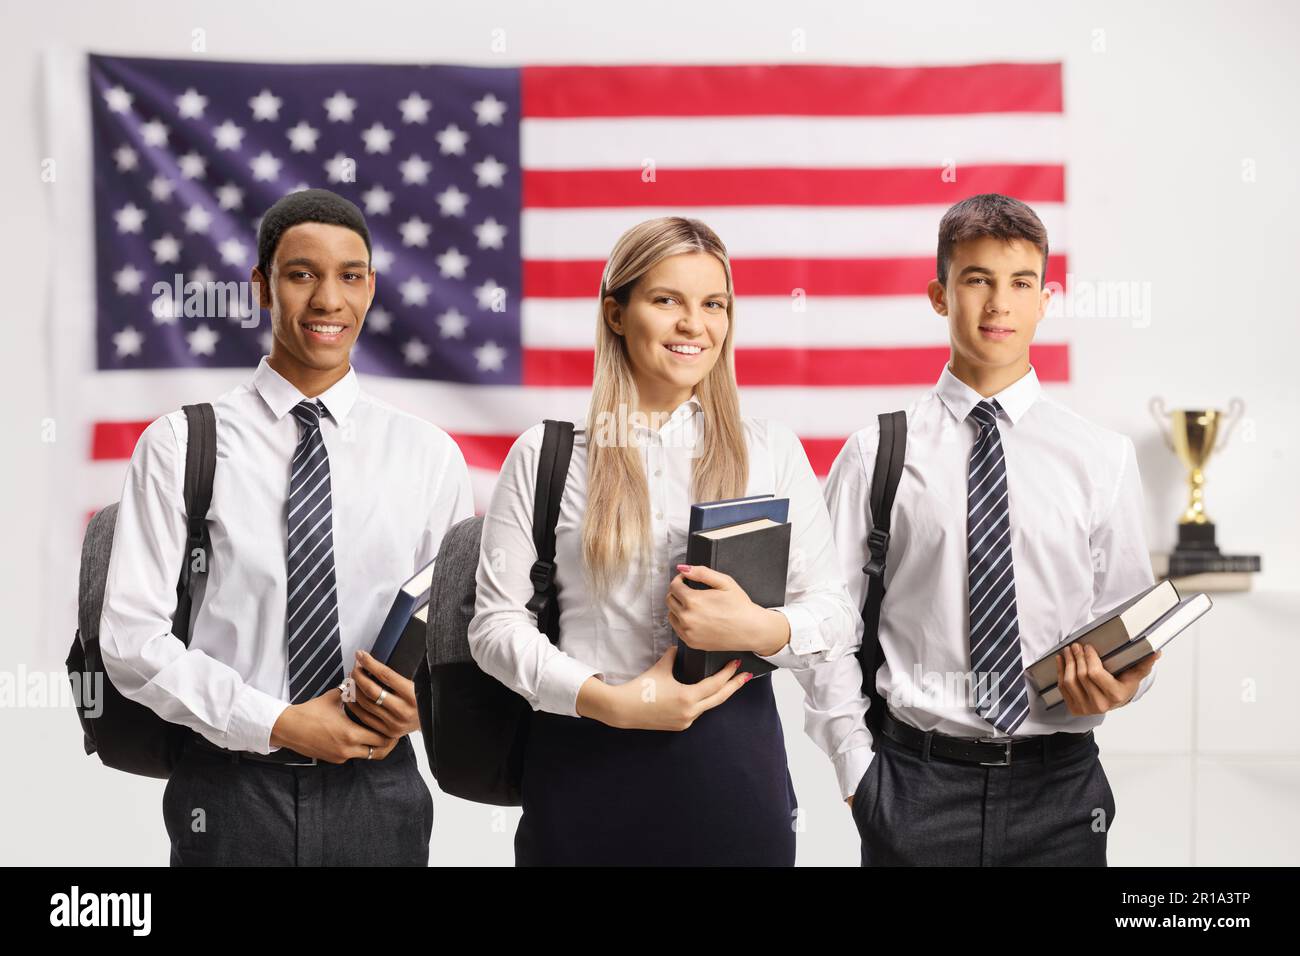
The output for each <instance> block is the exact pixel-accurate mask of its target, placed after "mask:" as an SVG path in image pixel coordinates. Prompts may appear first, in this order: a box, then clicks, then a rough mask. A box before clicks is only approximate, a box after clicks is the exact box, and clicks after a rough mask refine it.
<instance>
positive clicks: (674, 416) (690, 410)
mask: <svg viewBox="0 0 1300 956" xmlns="http://www.w3.org/2000/svg"><path fill="white" fill-rule="evenodd" d="M703 411H704V406H703V405H701V404H700V400H699V398H697V397H696V393H695V392H691V397H690V398H688V399H686V401H684V402H682V403H681V404H680V405H678V406H677V407H676V408H674V409H673V410H672V412H671V413H670V414H669V415H668V417H667V418H666V419H664V423H663V428H661V429H653V428H651V427H650V426H649V425H642V424H640V423H638V424H637V426H636V428H637V429H640V430H643V431H651V432H653V431H659V432H665V431H670V430H672V429H675V428H679V427H680V423H681V422H683V421H685V420H687V419H690V418H691V417H693V416H694V415H695V413H696V412H703Z"/></svg>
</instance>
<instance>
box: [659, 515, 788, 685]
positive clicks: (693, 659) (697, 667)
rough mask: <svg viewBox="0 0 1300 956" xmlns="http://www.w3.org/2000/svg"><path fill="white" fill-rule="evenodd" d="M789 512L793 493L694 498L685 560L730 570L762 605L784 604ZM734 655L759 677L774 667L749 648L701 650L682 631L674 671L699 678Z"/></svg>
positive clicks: (689, 679)
mask: <svg viewBox="0 0 1300 956" xmlns="http://www.w3.org/2000/svg"><path fill="white" fill-rule="evenodd" d="M789 512H790V499H789V498H776V497H774V496H772V495H753V496H751V497H748V498H728V499H724V500H722V501H707V502H701V503H699V504H693V505H691V523H690V537H689V538H688V540H687V545H686V563H687V564H690V565H700V564H702V565H704V566H705V567H709V568H712V569H713V570H715V571H719V572H721V573H723V574H726V575H730V576H731V577H732V578H733V579H734V580H735V582H736V583H737V584H738V585H740V587H741V588H742V589H743V590H744V592H745V593H746V594H747V595H748V596H749V599H750V600H751V601H753V602H754V603H755V604H757V605H759V606H760V607H781V606H783V605H784V604H785V580H786V573H787V571H788V568H789V562H790V523H789V522H788V521H787V520H786V519H787V517H788V516H789ZM686 583H687V584H688V585H689V586H690V587H693V588H697V589H705V588H707V587H708V585H706V584H701V583H699V582H697V581H690V580H688V581H687V582H686ZM736 658H740V671H748V672H749V673H751V674H753V675H754V676H755V677H760V676H762V675H764V674H769V673H771V672H772V671H773V670H775V669H776V666H775V665H774V664H772V663H770V662H768V661H765V660H763V659H762V658H761V657H759V656H758V655H756V654H754V653H753V652H751V651H703V650H698V649H697V648H694V647H691V646H690V645H688V644H687V643H686V642H684V641H683V640H682V639H681V636H680V635H678V636H677V659H676V662H675V664H674V668H673V670H674V676H675V677H676V678H677V680H679V681H681V682H682V683H683V684H695V683H698V682H699V681H701V680H703V679H704V678H706V677H710V676H712V675H713V674H716V673H717V672H718V671H719V670H721V669H722V668H723V667H725V666H726V665H727V663H728V662H729V661H732V660H735V659H736ZM740 671H738V672H737V673H739V672H740Z"/></svg>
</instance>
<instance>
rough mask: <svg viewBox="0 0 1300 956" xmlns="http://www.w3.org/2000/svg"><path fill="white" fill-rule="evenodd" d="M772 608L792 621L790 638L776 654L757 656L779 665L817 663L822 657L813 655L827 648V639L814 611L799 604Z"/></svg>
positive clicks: (794, 665)
mask: <svg viewBox="0 0 1300 956" xmlns="http://www.w3.org/2000/svg"><path fill="white" fill-rule="evenodd" d="M772 610H773V611H779V612H780V613H781V614H783V615H785V619H786V620H787V621H789V622H790V640H789V641H787V642H786V645H785V647H783V648H781V649H780V650H779V651H777V652H776V653H775V654H771V655H765V654H758V655H756V656H757V657H760V658H762V659H763V660H765V661H768V662H769V663H772V664H775V665H776V666H777V667H802V666H806V665H809V664H815V663H816V662H817V661H818V660H819V659H820V658H819V657H814V656H813V655H818V654H821V653H822V652H824V651H825V650H826V639H825V638H824V637H822V631H821V628H820V627H819V626H818V624H817V618H816V617H815V616H814V615H813V613H812V611H810V610H808V609H807V608H806V607H800V606H799V605H797V604H792V605H788V606H785V607H774V608H772Z"/></svg>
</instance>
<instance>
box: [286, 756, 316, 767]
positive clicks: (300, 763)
mask: <svg viewBox="0 0 1300 956" xmlns="http://www.w3.org/2000/svg"><path fill="white" fill-rule="evenodd" d="M317 763H319V761H318V760H317V759H316V758H315V757H309V758H308V759H306V760H288V761H285V762H284V763H282V764H280V766H282V767H314V766H316V764H317Z"/></svg>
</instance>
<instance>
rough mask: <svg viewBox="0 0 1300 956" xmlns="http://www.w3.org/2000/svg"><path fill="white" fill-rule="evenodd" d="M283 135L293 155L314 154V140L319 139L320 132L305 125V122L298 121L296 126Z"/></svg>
mask: <svg viewBox="0 0 1300 956" xmlns="http://www.w3.org/2000/svg"><path fill="white" fill-rule="evenodd" d="M285 135H287V136H288V137H289V148H290V149H292V150H293V151H294V152H295V153H314V152H316V140H317V139H318V138H319V137H320V130H318V129H316V128H315V127H314V126H309V125H307V122H306V121H305V120H299V121H298V125H297V126H294V127H293V128H292V129H289V130H286V131H285Z"/></svg>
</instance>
